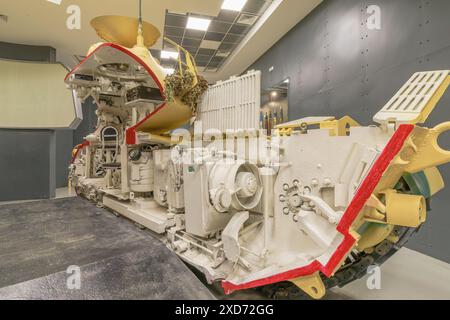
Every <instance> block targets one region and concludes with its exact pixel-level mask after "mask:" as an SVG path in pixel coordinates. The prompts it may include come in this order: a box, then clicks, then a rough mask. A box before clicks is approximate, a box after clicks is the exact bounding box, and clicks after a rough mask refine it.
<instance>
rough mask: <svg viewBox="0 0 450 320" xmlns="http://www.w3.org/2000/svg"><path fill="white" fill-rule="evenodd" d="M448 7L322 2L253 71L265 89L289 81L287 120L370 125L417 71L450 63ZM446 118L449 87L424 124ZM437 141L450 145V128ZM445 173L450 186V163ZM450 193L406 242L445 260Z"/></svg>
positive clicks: (398, 0)
mask: <svg viewBox="0 0 450 320" xmlns="http://www.w3.org/2000/svg"><path fill="white" fill-rule="evenodd" d="M368 5H378V6H379V7H380V9H381V30H369V29H368V28H367V18H368V17H369V14H368V13H367V6H368ZM449 12H450V1H448V0H373V1H363V0H325V1H324V2H323V3H322V4H321V5H320V6H318V7H317V8H316V9H315V10H314V11H313V12H312V13H311V14H310V15H309V16H308V17H306V18H305V19H304V20H303V21H301V22H300V23H299V24H298V25H297V26H295V27H294V28H293V29H292V30H291V31H290V32H289V33H288V34H286V35H285V36H284V37H283V38H282V39H281V40H280V41H279V42H278V43H277V44H275V45H274V46H273V47H272V48H271V49H270V50H269V51H267V52H266V53H265V54H264V55H263V56H262V57H261V58H259V59H258V60H257V61H256V62H255V63H254V64H253V65H252V66H251V67H250V68H249V69H256V70H261V71H262V86H263V89H265V88H269V87H271V86H273V85H275V84H277V83H279V82H281V81H283V80H284V79H286V78H290V79H291V82H290V90H289V119H290V120H295V119H298V118H301V117H306V116H314V115H336V116H343V115H345V114H349V115H350V116H352V117H353V118H355V119H356V120H357V121H359V122H361V123H362V124H365V125H368V124H371V123H372V117H373V115H374V114H375V113H376V112H377V111H378V110H380V109H381V107H382V106H383V105H384V104H385V103H386V102H387V101H388V100H389V99H390V98H391V97H392V96H393V95H394V94H395V93H396V92H397V91H398V90H399V88H400V87H401V86H402V85H403V84H404V83H405V81H406V80H408V79H409V77H410V76H411V75H412V74H413V73H414V72H416V71H424V70H441V69H450V36H449V30H450V19H449V18H448V13H449ZM271 66H273V67H274V70H273V71H272V72H269V68H270V67H271ZM443 121H450V92H447V93H446V94H445V96H444V98H443V99H442V101H441V103H440V104H439V105H438V106H437V108H436V110H435V111H434V113H432V115H431V116H430V118H429V120H428V122H427V123H426V124H425V125H426V126H429V127H431V126H434V125H436V124H438V123H440V122H443ZM440 142H441V144H442V146H443V147H446V148H447V149H450V134H446V135H445V136H444V137H442V139H441V141H440ZM441 172H442V174H443V176H444V179H445V180H446V181H447V184H449V185H450V166H449V165H446V166H443V167H441ZM449 196H450V191H449V189H446V190H444V191H443V192H441V193H440V194H438V195H437V196H436V197H435V198H433V203H432V206H433V211H432V212H431V214H430V216H429V219H428V223H427V224H426V225H425V226H424V227H423V228H422V229H421V230H420V231H419V233H418V234H417V235H416V236H415V237H414V238H413V239H412V240H411V241H410V242H409V244H408V245H409V247H410V248H412V249H416V250H418V251H420V252H423V253H425V254H428V255H431V256H433V257H436V258H438V259H441V260H444V261H447V262H450V250H448V246H447V243H448V242H449V241H450V234H449V233H448V229H449V227H450V215H449V214H448V211H449V210H448V208H449V207H450V197H449Z"/></svg>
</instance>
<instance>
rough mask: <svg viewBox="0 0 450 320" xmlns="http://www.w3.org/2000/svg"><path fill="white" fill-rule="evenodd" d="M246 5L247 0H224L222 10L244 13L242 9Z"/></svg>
mask: <svg viewBox="0 0 450 320" xmlns="http://www.w3.org/2000/svg"><path fill="white" fill-rule="evenodd" d="M246 3H247V0H224V1H223V4H222V9H223V10H230V11H239V12H240V11H242V8H244V6H245V4H246Z"/></svg>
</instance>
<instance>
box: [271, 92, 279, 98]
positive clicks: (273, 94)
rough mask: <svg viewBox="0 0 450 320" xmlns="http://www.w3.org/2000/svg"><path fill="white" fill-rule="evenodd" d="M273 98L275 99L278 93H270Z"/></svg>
mask: <svg viewBox="0 0 450 320" xmlns="http://www.w3.org/2000/svg"><path fill="white" fill-rule="evenodd" d="M270 95H271V96H272V97H273V98H275V97H276V96H278V92H276V91H272V93H271V94H270Z"/></svg>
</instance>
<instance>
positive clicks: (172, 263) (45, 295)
mask: <svg viewBox="0 0 450 320" xmlns="http://www.w3.org/2000/svg"><path fill="white" fill-rule="evenodd" d="M71 266H75V267H79V270H80V271H81V273H80V275H81V278H80V279H81V281H80V284H81V285H80V289H69V287H71V285H69V286H68V281H69V283H72V282H71V279H72V280H73V278H71V276H72V275H73V273H72V271H73V269H68V268H69V267H71ZM72 284H73V283H72ZM0 299H98V300H104V299H187V300H199V299H214V296H213V295H212V294H211V293H210V291H209V290H208V288H207V287H205V285H204V284H202V283H201V281H200V280H198V278H197V277H196V276H195V275H194V274H193V273H192V272H191V271H190V270H189V268H187V267H186V265H185V264H184V263H183V262H182V261H181V260H180V259H179V258H178V257H177V256H176V255H175V254H173V253H172V252H171V251H170V250H168V249H167V248H166V247H165V245H164V244H163V243H161V242H160V241H159V240H158V239H156V238H155V237H153V235H152V234H151V233H150V232H148V231H145V230H140V229H139V228H137V227H136V226H135V225H134V224H133V223H132V222H130V221H128V220H126V219H123V218H117V217H115V216H114V215H113V214H111V213H110V212H108V211H107V210H104V209H100V208H97V207H96V206H95V205H94V204H92V203H90V202H89V201H87V200H84V199H81V198H63V199H57V200H44V201H35V202H27V203H17V204H6V205H1V206H0Z"/></svg>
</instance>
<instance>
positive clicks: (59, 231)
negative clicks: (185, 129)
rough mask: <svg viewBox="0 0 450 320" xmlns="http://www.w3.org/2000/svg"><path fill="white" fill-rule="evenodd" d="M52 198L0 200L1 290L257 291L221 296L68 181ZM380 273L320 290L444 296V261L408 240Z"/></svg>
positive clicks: (61, 295) (70, 294) (62, 294)
mask: <svg viewBox="0 0 450 320" xmlns="http://www.w3.org/2000/svg"><path fill="white" fill-rule="evenodd" d="M57 199H58V200H55V201H38V202H35V201H30V202H28V201H20V202H14V203H11V202H9V203H6V202H4V203H0V230H1V232H0V238H1V240H2V241H1V242H2V246H1V251H0V258H1V259H0V261H1V263H0V272H1V273H2V277H1V281H0V298H4V299H213V298H214V297H216V298H218V299H252V300H254V299H263V296H261V295H260V294H259V293H258V292H256V291H252V290H249V291H246V292H238V293H234V294H233V295H231V296H227V297H226V296H224V295H223V294H221V292H220V289H219V288H217V287H207V286H205V285H204V284H202V283H201V282H200V281H198V279H197V278H196V277H195V275H194V274H193V273H192V272H191V271H190V270H189V269H188V268H187V267H186V266H185V265H184V264H183V263H182V262H181V261H180V260H179V259H178V258H177V257H176V256H175V255H173V254H171V252H170V251H168V250H166V248H165V247H164V245H162V244H161V243H159V241H158V240H157V239H155V238H154V237H153V236H152V235H151V234H150V233H149V232H147V231H143V230H140V229H138V228H137V227H136V226H135V225H134V224H133V223H131V222H129V221H127V220H125V219H121V218H116V217H114V216H113V215H112V214H109V213H108V212H106V211H104V210H102V209H98V208H96V207H95V206H94V205H92V204H90V203H89V202H87V201H86V200H82V199H76V198H72V197H71V196H70V195H69V193H68V191H67V189H58V190H57ZM68 223H69V224H70V228H68V227H67V224H68ZM69 265H79V266H80V267H81V271H82V272H83V275H84V276H85V281H86V282H85V285H84V286H83V287H82V289H81V290H78V291H70V290H67V289H66V287H65V282H64V281H63V280H64V279H65V278H66V277H67V273H66V268H67V266H69ZM380 275H381V278H380V280H381V282H380V284H381V289H379V290H369V289H368V288H367V283H366V282H367V279H362V280H359V281H356V282H353V283H351V284H349V285H348V286H346V287H344V288H335V289H332V290H331V291H330V292H329V294H328V295H327V297H326V298H327V299H341V300H342V299H449V298H450V288H449V287H448V283H450V265H449V264H447V263H444V262H442V261H439V260H436V259H434V258H431V257H429V256H426V255H423V254H421V253H418V252H416V251H413V250H409V249H407V248H402V249H401V250H400V251H399V252H398V253H397V254H396V255H394V256H393V257H392V258H391V259H389V260H388V261H387V262H386V263H385V264H384V265H383V266H382V267H381V273H380ZM177 279H178V280H180V281H177ZM186 280H188V281H186ZM178 283H184V284H186V283H188V284H189V285H188V286H186V285H183V286H179V285H177V284H178ZM208 289H209V290H208Z"/></svg>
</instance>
